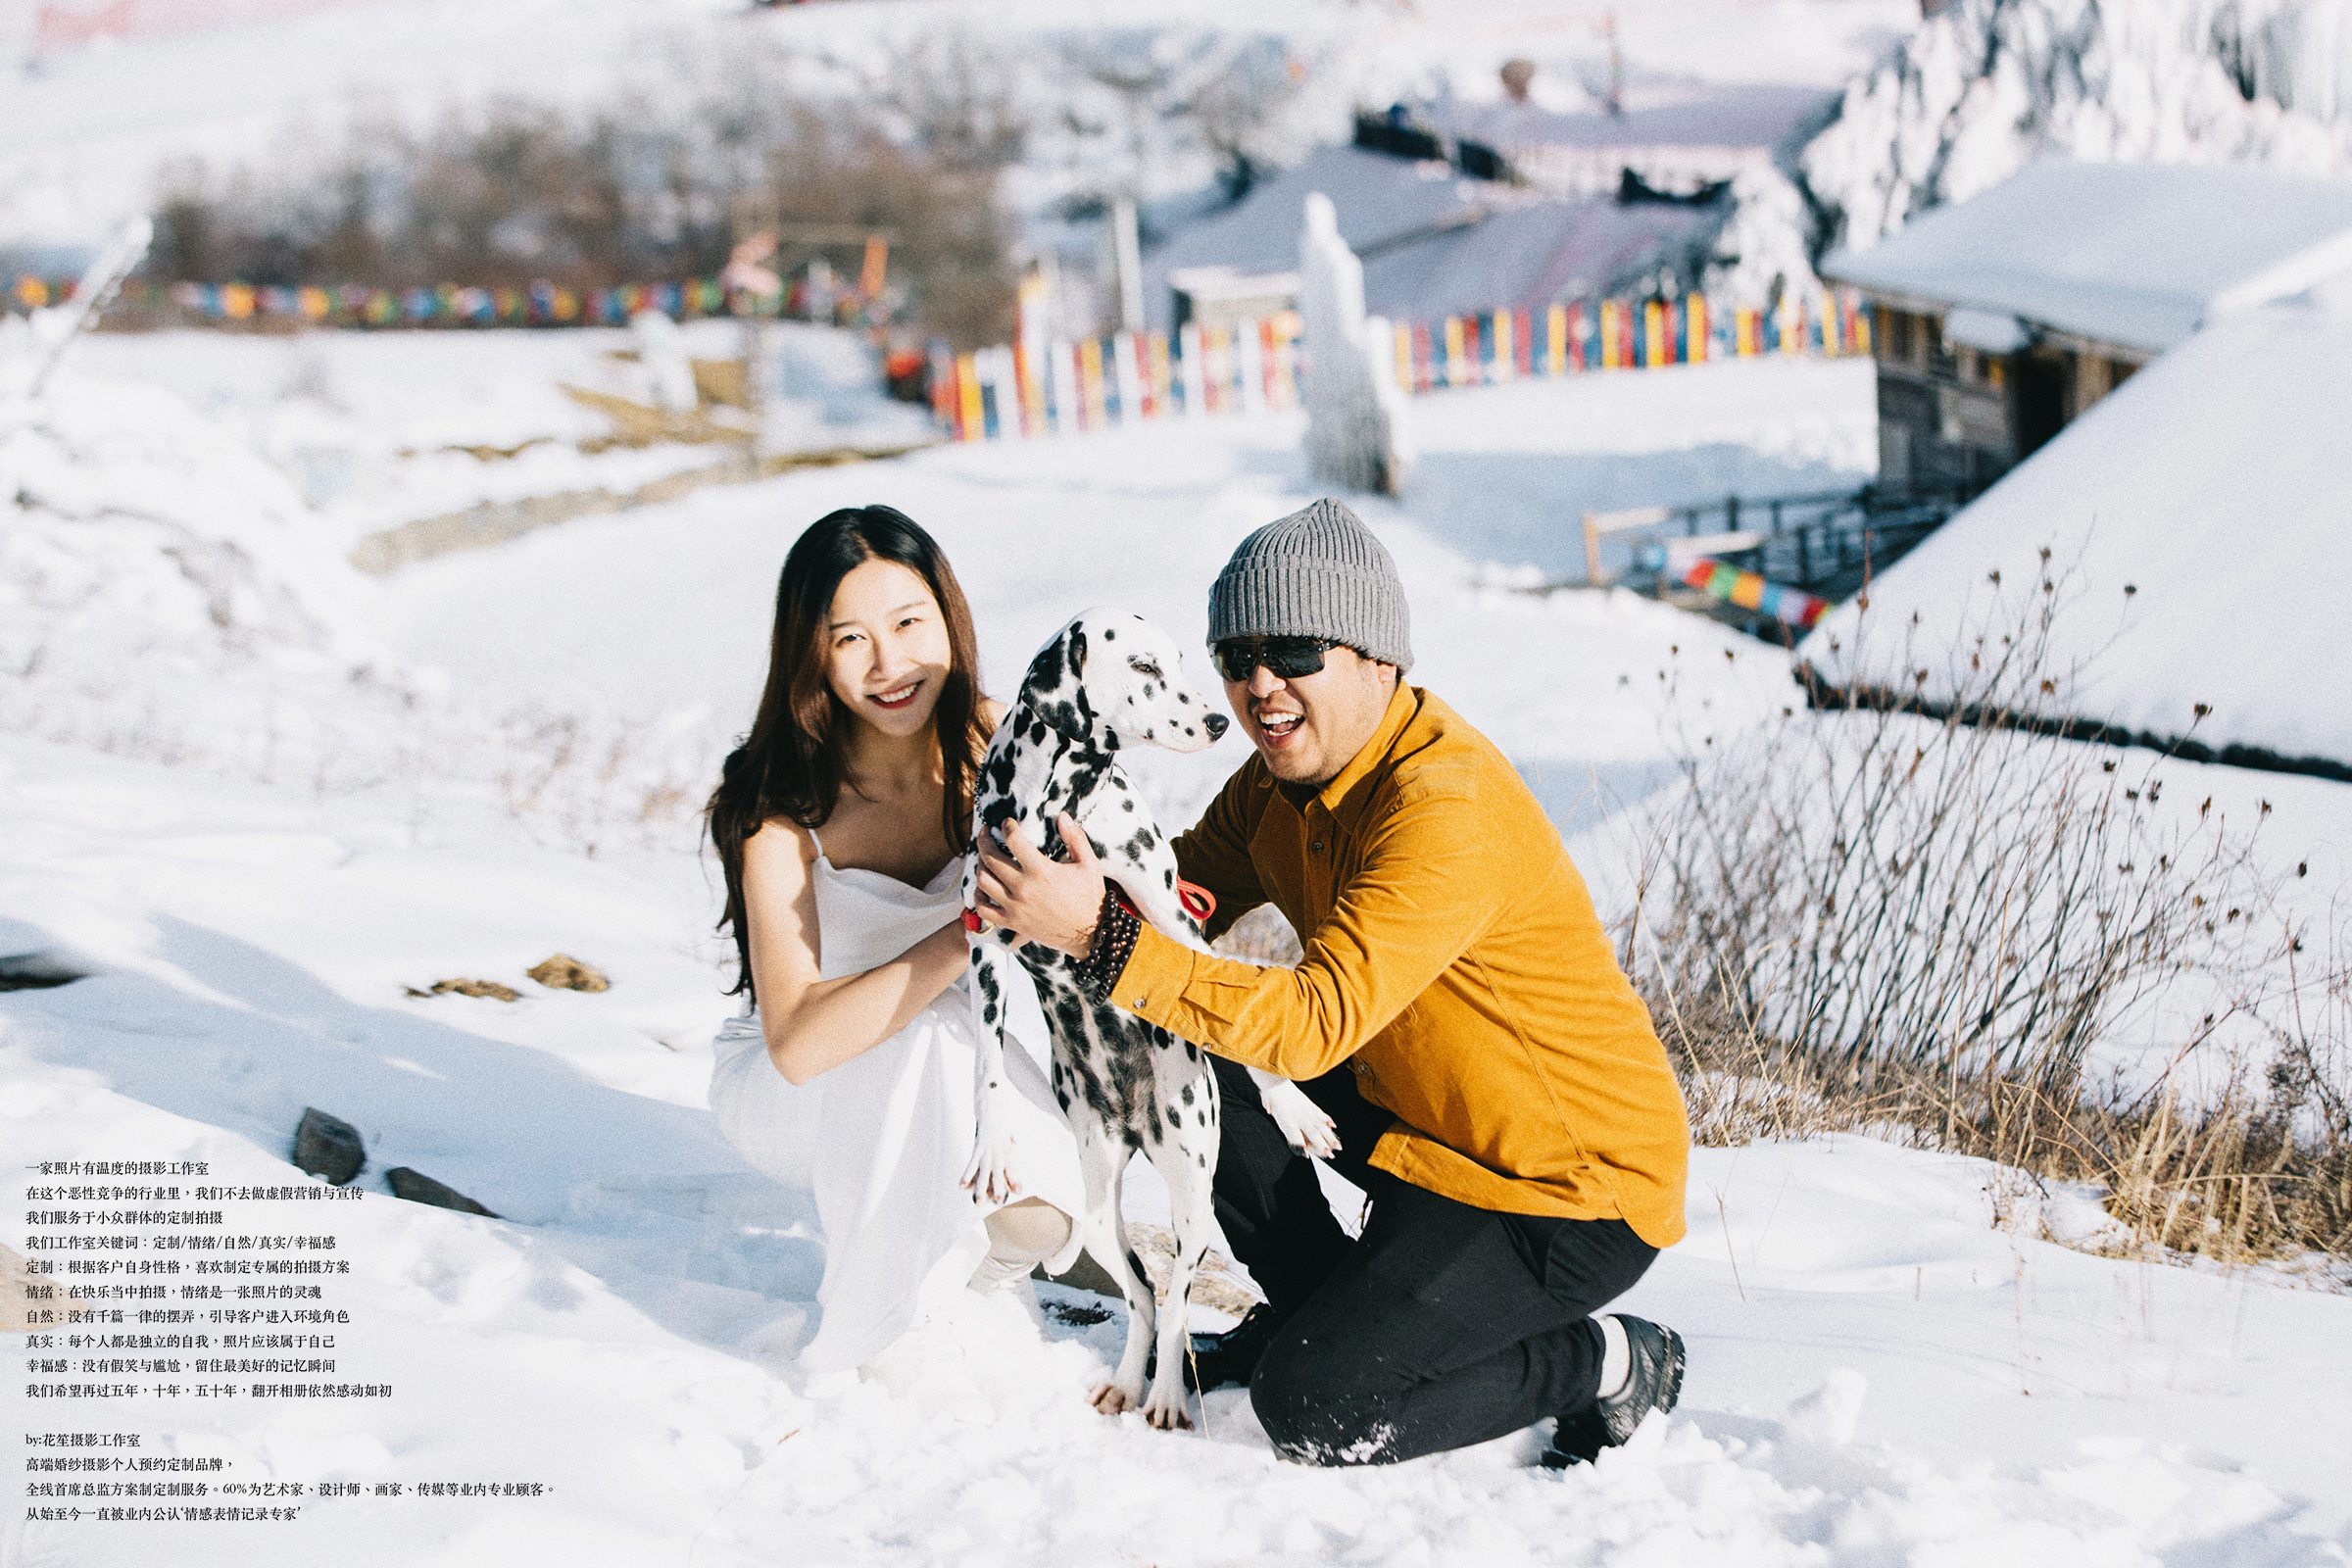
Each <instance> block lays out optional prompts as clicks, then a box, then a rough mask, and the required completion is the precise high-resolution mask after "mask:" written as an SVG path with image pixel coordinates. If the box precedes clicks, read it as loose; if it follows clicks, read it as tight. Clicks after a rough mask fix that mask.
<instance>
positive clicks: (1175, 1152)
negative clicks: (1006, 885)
mask: <svg viewBox="0 0 2352 1568" xmlns="http://www.w3.org/2000/svg"><path fill="white" fill-rule="evenodd" d="M1181 658H1182V655H1181V654H1180V653H1179V651H1178V649H1177V647H1176V643H1175V641H1174V639H1172V638H1170V637H1169V636H1168V635H1167V633H1165V632H1163V631H1161V630H1160V629H1159V628H1158V627H1156V626H1153V625H1152V623H1151V622H1149V621H1147V620H1145V619H1143V618H1142V617H1141V616H1138V615H1133V614H1129V613H1126V612H1124V611H1117V610H1090V611H1088V612H1087V613H1084V614H1082V615H1080V616H1078V617H1077V618H1076V619H1074V620H1072V621H1071V622H1070V623H1069V624H1068V625H1066V626H1064V627H1063V628H1062V629H1061V630H1060V631H1059V632H1058V633H1056V634H1055V635H1054V639H1053V640H1052V641H1051V642H1049V643H1047V644H1046V646H1045V647H1044V648H1043V649H1042V650H1041V651H1040V652H1039V653H1038V656H1037V658H1036V659H1035V660H1034V661H1033V662H1031V663H1030V665H1029V673H1028V675H1027V676H1026V677H1025V678H1024V679H1023V680H1022V682H1021V690H1020V695H1019V698H1018V700H1017V701H1015V702H1014V703H1013V704H1012V706H1011V708H1010V709H1009V710H1007V711H1006V712H1005V718H1004V721H1003V722H1001V723H1000V724H999V725H998V726H997V732H996V735H995V736H994V738H993V739H992V740H991V741H990V743H989V748H988V756H987V758H986V760H984V761H983V762H982V764H981V768H980V778H979V783H978V787H977V789H976V790H975V792H974V794H975V799H974V801H973V811H972V815H973V822H972V827H973V833H974V835H975V841H976V842H977V841H978V836H979V835H983V834H996V833H998V832H999V831H1000V830H1001V829H1002V828H1004V826H1005V824H1006V823H1008V822H1017V823H1019V824H1021V827H1022V830H1023V831H1024V832H1025V833H1027V834H1028V835H1029V836H1030V837H1031V838H1032V839H1033V840H1035V841H1036V842H1037V843H1039V844H1040V846H1041V847H1042V848H1043V850H1044V852H1045V853H1046V854H1048V855H1054V854H1056V853H1058V852H1059V851H1060V849H1061V836H1060V832H1059V829H1058V827H1057V826H1056V824H1055V820H1054V818H1055V814H1056V813H1057V812H1062V811H1067V812H1068V813H1069V814H1070V815H1071V817H1072V818H1074V819H1075V820H1076V821H1077V822H1078V824H1079V825H1080V826H1081V827H1082V828H1083V829H1084V830H1085V832H1086V836H1087V838H1088V840H1089V842H1090V844H1091V846H1092V848H1093V850H1094V853H1095V856H1096V857H1097V858H1098V859H1100V860H1101V861H1102V864H1103V873H1104V874H1105V875H1106V876H1108V877H1109V878H1110V879H1111V880H1112V881H1114V882H1116V883H1117V884H1118V885H1119V887H1120V889H1121V890H1122V891H1123V892H1124V893H1125V894H1126V895H1127V900H1128V902H1129V903H1130V904H1132V905H1133V906H1134V907H1135V908H1136V911H1137V913H1138V914H1139V915H1141V916H1142V918H1143V919H1144V920H1145V921H1147V922H1148V923H1149V924H1151V925H1152V926H1153V927H1154V928H1155V929H1157V930H1158V931H1160V932H1161V933H1163V934H1164V935H1166V936H1169V937H1171V938H1174V939H1175V940H1177V941H1180V942H1184V943H1186V944H1188V945H1189V946H1191V947H1194V948H1196V949H1199V950H1200V951H1201V952H1207V951H1208V948H1207V944H1206V943H1205V942H1204V941H1203V940H1202V937H1201V919H1203V918H1205V917H1206V915H1207V913H1208V910H1207V909H1206V908H1201V909H1200V910H1199V912H1198V914H1196V912H1195V908H1194V907H1188V902H1187V901H1188V899H1192V900H1196V901H1198V902H1199V903H1205V902H1206V901H1205V896H1204V895H1201V894H1200V891H1199V890H1198V889H1193V888H1190V887H1189V886H1188V885H1186V884H1181V883H1179V882H1178V881H1177V878H1176V853H1175V851H1174V850H1173V849H1172V848H1171V847H1170V846H1169V844H1168V841H1167V839H1166V837H1165V836H1164V835H1163V834H1162V833H1161V832H1160V830H1159V827H1158V825H1157V824H1156V823H1155V822H1154V821H1153V820H1152V812H1151V809H1149V808H1148V807H1147V806H1146V805H1145V804H1144V802H1143V801H1142V799H1140V798H1139V797H1138V796H1137V794H1136V791H1135V787H1134V785H1133V784H1132V783H1130V782H1129V780H1128V779H1127V777H1126V775H1125V773H1124V772H1122V771H1121V770H1120V768H1119V765H1118V753H1119V750H1120V748H1121V747H1124V746H1133V745H1138V744H1147V743H1148V744H1152V745H1158V746H1165V747H1167V748H1169V749H1170V750H1171V751H1178V752H1197V751H1200V750H1201V749H1202V748H1204V747H1206V746H1208V745H1210V744H1212V743H1213V742H1214V741H1215V740H1216V739H1217V737H1218V736H1219V735H1221V734H1223V733H1224V732H1225V728H1226V725H1227V723H1228V720H1227V719H1226V718H1225V717H1224V716H1223V715H1222V714H1219V713H1215V712H1211V711H1209V708H1208V704H1207V703H1206V702H1205V701H1204V700H1203V699H1201V698H1199V697H1197V696H1195V695H1194V694H1193V693H1192V692H1191V691H1189V690H1187V689H1186V688H1185V687H1184V686H1183V684H1181V683H1180V682H1179V680H1178V679H1177V675H1178V665H1179V662H1180V661H1181ZM976 869H977V857H975V858H974V860H973V863H972V865H970V866H967V868H966V870H965V872H964V881H963V901H964V908H965V911H966V914H965V919H964V924H965V927H966V929H967V930H969V931H970V932H971V967H972V998H973V1006H974V1008H975V1010H976V1012H977V1014H978V1017H977V1020H976V1021H977V1023H978V1025H979V1036H980V1054H979V1070H978V1076H977V1082H976V1092H977V1095H978V1103H977V1109H978V1116H977V1122H978V1127H977V1133H978V1136H977V1139H976V1141H975V1146H974V1149H973V1152H972V1162H971V1165H970V1168H969V1169H968V1170H967V1171H966V1172H965V1174H964V1185H965V1186H966V1187H968V1188H970V1189H972V1191H973V1193H974V1195H975V1196H976V1197H980V1198H985V1199H986V1200H988V1201H992V1202H1001V1201H1005V1200H1007V1199H1009V1198H1011V1197H1014V1196H1016V1194H1017V1192H1018V1187H1017V1186H1016V1181H1017V1176H1018V1171H1017V1163H1018V1156H1017V1152H1016V1151H1014V1150H1013V1148H1012V1147H1011V1145H1010V1143H1009V1141H1008V1140H1007V1138H1006V1137H1005V1128H1006V1125H1007V1123H1006V1119H1005V1114H1004V1106H1005V1098H1006V1097H1007V1096H1008V1095H1010V1094H1011V1093H1012V1092H1013V1091H1012V1089H1011V1086H1010V1085H1009V1084H1008V1083H1007V1082H1006V1080H1005V1034H1004V1030H1005V995H1006V986H1007V984H1008V982H1009V981H1010V980H1011V979H1012V978H1013V977H1012V974H1011V970H1010V967H1009V966H1010V964H1011V963H1013V962H1014V961H1016V960H1017V961H1018V962H1019V963H1020V965H1021V966H1022V967H1023V968H1024V969H1026V970H1027V971H1028V972H1029V974H1030V976H1031V978H1032V979H1034V980H1035V982H1036V984H1037V994H1038V1000H1039V1001H1040V1002H1041V1003H1042V1004H1043V1011H1044V1013H1045V1016H1046V1022H1047V1025H1048V1028H1049V1030H1050V1032H1051V1033H1052V1036H1053V1046H1054V1071H1053V1083H1054V1098H1055V1099H1056V1100H1057V1101H1059V1102H1060V1104H1061V1108H1062V1112H1063V1114H1064V1115H1066V1116H1067V1117H1068V1118H1069V1120H1070V1127H1071V1130H1072V1132H1073V1133H1075V1135H1076V1137H1077V1142H1078V1160H1079V1167H1080V1170H1081V1173H1082V1174H1083V1176H1084V1179H1085V1188H1086V1191H1085V1205H1086V1212H1085V1213H1084V1214H1082V1215H1080V1216H1079V1222H1080V1224H1081V1226H1082V1231H1081V1235H1082V1236H1083V1238H1084V1241H1085V1246H1086V1250H1088V1251H1090V1252H1092V1253H1093V1254H1094V1255H1095V1257H1096V1259H1097V1260H1098V1261H1099V1262H1101V1263H1102V1265H1103V1268H1104V1269H1106V1270H1107V1271H1108V1272H1109V1273H1110V1275H1111V1277H1112V1278H1114V1279H1116V1280H1117V1281H1118V1282H1119V1289H1120V1292H1121V1294H1123V1295H1124V1296H1125V1297H1126V1299H1127V1310H1128V1319H1127V1347H1126V1350H1125V1352H1124V1353H1123V1354H1122V1356H1121V1357H1120V1361H1119V1368H1118V1372H1117V1373H1116V1375H1115V1376H1114V1377H1113V1378H1112V1380H1111V1381H1110V1382H1109V1383H1106V1384H1104V1385H1103V1386H1102V1387H1100V1388H1098V1389H1096V1390H1095V1391H1094V1392H1093V1395H1092V1397H1093V1400H1094V1403H1095V1407H1096V1408H1097V1409H1099V1410H1102V1411H1103V1412H1105V1413H1107V1414H1114V1415H1115V1414H1117V1413H1118V1412H1120V1411H1122V1410H1127V1409H1132V1408H1135V1407H1137V1406H1139V1405H1140V1406H1141V1407H1142V1409H1143V1412H1144V1416H1145V1419H1147V1420H1148V1421H1150V1422H1151V1423H1152V1425H1153V1426H1155V1427H1162V1428H1166V1427H1177V1426H1189V1425H1191V1421H1190V1419H1189V1418H1188V1416H1187V1414H1186V1411H1185V1399H1184V1375H1183V1367H1182V1358H1183V1352H1184V1348H1185V1315H1186V1308H1187V1306H1188V1304H1189V1301H1190V1298H1191V1291H1192V1282H1193V1274H1194V1271H1195V1270H1196V1269H1197V1268H1198V1267H1199V1265H1200V1262H1201V1253H1202V1252H1203V1251H1204V1250H1206V1249H1207V1246H1208V1239H1209V1237H1210V1235H1211V1234H1212V1232H1213V1229H1214V1225H1215V1220H1214V1215H1213V1211H1212V1209H1211V1207H1210V1194H1209V1183H1210V1178H1211V1177H1212V1175H1213V1174H1214V1172H1215V1170H1216V1163H1217V1133H1218V1105H1217V1080H1216V1076H1215V1074H1213V1073H1212V1072H1210V1071H1209V1067H1208V1062H1207V1060H1206V1059H1205V1058H1204V1057H1203V1056H1202V1054H1201V1050H1200V1048H1199V1047H1198V1046H1195V1045H1193V1044H1192V1043H1191V1042H1190V1041H1186V1040H1180V1039H1178V1038H1177V1037H1176V1036H1174V1035H1172V1034H1170V1033H1168V1032H1167V1031H1166V1030H1164V1029H1161V1028H1159V1027H1157V1026H1156V1025H1154V1024H1151V1023H1147V1022H1145V1021H1144V1020H1143V1019H1141V1018H1138V1017H1136V1016H1134V1015H1133V1014H1131V1013H1127V1012H1122V1011H1120V1010H1119V1009H1118V1008H1116V1007H1114V1006H1112V1005H1110V1004H1109V1003H1107V1002H1103V1001H1098V1000H1097V999H1095V998H1094V997H1091V996H1089V995H1088V994H1087V993H1086V992H1085V991H1084V990H1082V989H1081V988H1080V987H1079V984H1078V981H1077V976H1076V969H1077V964H1076V961H1075V960H1074V959H1071V958H1070V957H1068V956H1065V955H1063V954H1061V953H1058V952H1055V951H1054V950H1053V949H1051V948H1047V947H1045V946H1043V945H1042V944H1038V943H1030V944H1027V945H1025V946H1016V944H1017V943H1018V938H1016V937H1014V936H1013V935H1012V934H1011V933H1009V932H1006V931H1004V930H1001V929H996V928H991V927H987V926H985V925H984V924H983V922H982V921H981V920H980V918H979V915H978V913H977V909H978V901H977V894H976V887H975V882H976ZM1251 1077H1252V1078H1253V1079H1255V1081H1256V1083H1257V1088H1258V1094H1259V1096H1260V1098H1261V1099H1262V1100H1263V1102H1264V1103H1265V1106H1266V1109H1267V1111H1268V1112H1269V1113H1270V1114H1271V1115H1272V1116H1273V1117H1274V1120H1275V1123H1276V1125H1278V1126H1279V1127H1281V1128H1282V1130H1283V1134H1284V1136H1285V1137H1287V1138H1288V1139H1290V1141H1291V1143H1292V1145H1293V1147H1295V1148H1298V1149H1300V1150H1302V1151H1304V1152H1308V1153H1310V1154H1313V1153H1332V1152H1337V1150H1338V1139H1337V1136H1336V1134H1335V1133H1334V1131H1333V1127H1332V1122H1331V1118H1330V1117H1328V1116H1326V1115H1325V1114H1324V1113H1323V1112H1322V1110H1321V1109H1320V1108H1319V1107H1318V1106H1317V1105H1316V1104H1315V1103H1314V1102H1313V1101H1311V1100H1309V1099H1307V1098H1306V1095H1305V1094H1304V1093H1303V1092H1302V1091H1301V1090H1300V1089H1299V1086H1298V1085H1297V1084H1294V1083H1292V1082H1291V1081H1290V1080H1288V1079H1285V1078H1277V1077H1274V1076H1273V1075H1272V1074H1270V1073H1260V1072H1255V1071H1254V1070H1253V1071H1252V1073H1251ZM1137 1150H1141V1151H1142V1152H1144V1154H1145V1156H1146V1157H1148V1158H1149V1159H1150V1160H1151V1161H1152V1165H1153V1167H1154V1168H1155V1169H1157V1170H1158V1172H1159V1174H1160V1177H1161V1179H1162V1180H1164V1181H1165V1182H1166V1183H1167V1188H1168V1206H1169V1212H1170V1217H1171V1220H1172V1222H1173V1228H1174V1230H1175V1232H1176V1271H1175V1274H1174V1276H1173V1277H1172V1278H1171V1279H1170V1280H1169V1282H1168V1299H1167V1306H1166V1310H1165V1311H1164V1312H1159V1313H1156V1314H1155V1313H1154V1311H1153V1307H1152V1287H1151V1284H1150V1282H1148V1281H1147V1280H1145V1279H1143V1278H1141V1277H1140V1276H1139V1274H1138V1272H1137V1270H1136V1268H1135V1265H1134V1263H1133V1262H1132V1260H1131V1258H1130V1254H1129V1251H1128V1247H1127V1234H1126V1224H1125V1222H1124V1220H1123V1219H1122V1218H1121V1216H1120V1213H1119V1184H1120V1178H1121V1175H1122V1173H1123V1172H1124V1171H1125V1170H1126V1167H1127V1161H1128V1159H1129V1157H1130V1156H1131V1155H1132V1153H1133V1152H1135V1151H1137ZM1155 1319H1156V1332H1157V1353H1158V1367H1157V1370H1156V1372H1155V1374H1154V1375H1153V1377H1152V1390H1151V1395H1150V1397H1145V1393H1144V1367H1145V1361H1146V1357H1147V1352H1148V1351H1149V1350H1150V1349H1151V1348H1152V1337H1153V1333H1154V1323H1155Z"/></svg>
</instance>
